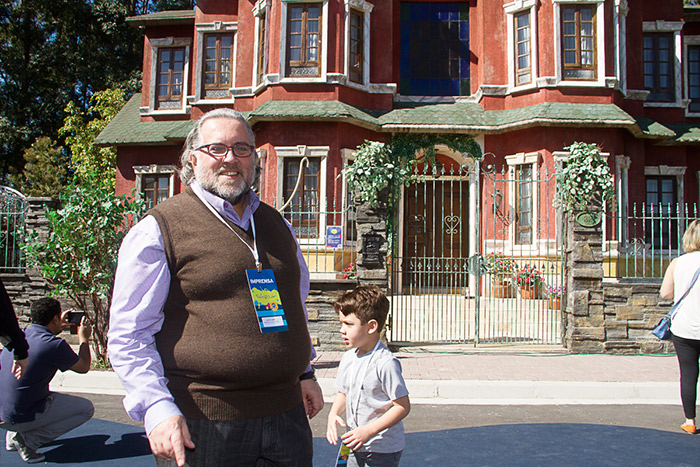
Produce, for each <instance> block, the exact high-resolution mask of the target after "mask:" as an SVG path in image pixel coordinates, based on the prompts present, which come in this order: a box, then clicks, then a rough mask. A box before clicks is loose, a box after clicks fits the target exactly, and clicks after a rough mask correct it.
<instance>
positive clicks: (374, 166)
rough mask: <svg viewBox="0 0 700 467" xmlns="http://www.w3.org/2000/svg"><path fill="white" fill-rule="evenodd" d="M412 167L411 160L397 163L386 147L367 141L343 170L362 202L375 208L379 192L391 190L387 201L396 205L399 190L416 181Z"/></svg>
mask: <svg viewBox="0 0 700 467" xmlns="http://www.w3.org/2000/svg"><path fill="white" fill-rule="evenodd" d="M413 165H414V164H413V163H411V162H410V161H405V160H404V161H397V160H396V159H395V157H394V155H393V154H392V151H391V149H390V148H389V146H388V145H387V144H385V143H380V142H378V141H366V140H365V143H364V144H363V145H362V146H360V147H359V148H358V151H357V153H356V154H355V160H354V161H353V162H352V164H351V165H347V166H345V168H343V174H344V175H345V177H346V180H347V183H348V185H349V186H350V188H351V189H352V190H353V191H354V192H355V193H356V195H358V196H359V197H360V201H363V202H366V203H369V205H370V206H371V207H373V208H376V207H377V205H378V203H379V193H380V192H381V191H383V190H385V189H387V188H389V200H388V201H389V205H390V206H393V204H394V201H395V197H396V195H397V193H398V191H397V190H396V187H397V186H398V188H400V187H401V186H402V185H406V186H408V184H409V183H410V182H411V180H412V178H413V175H412V174H413Z"/></svg>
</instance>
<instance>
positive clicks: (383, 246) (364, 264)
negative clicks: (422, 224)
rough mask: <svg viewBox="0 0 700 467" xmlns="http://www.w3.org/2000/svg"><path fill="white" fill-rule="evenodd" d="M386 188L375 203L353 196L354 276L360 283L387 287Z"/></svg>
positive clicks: (385, 289)
mask: <svg viewBox="0 0 700 467" xmlns="http://www.w3.org/2000/svg"><path fill="white" fill-rule="evenodd" d="M387 197H388V192H387V191H383V192H381V193H380V200H379V202H378V204H377V207H374V208H373V207H371V206H370V205H369V203H363V202H360V201H357V200H358V199H359V198H360V197H359V196H355V200H356V201H355V209H356V222H357V239H358V242H357V280H358V282H359V284H360V285H376V286H378V287H379V288H381V289H382V290H384V291H385V292H387V291H388V285H389V277H388V273H387V253H388V251H389V241H388V237H387V235H388V232H387V224H386V218H387Z"/></svg>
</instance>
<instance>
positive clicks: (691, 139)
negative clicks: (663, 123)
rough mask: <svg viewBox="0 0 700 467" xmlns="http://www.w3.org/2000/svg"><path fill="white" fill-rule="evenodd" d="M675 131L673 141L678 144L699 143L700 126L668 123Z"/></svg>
mask: <svg viewBox="0 0 700 467" xmlns="http://www.w3.org/2000/svg"><path fill="white" fill-rule="evenodd" d="M667 126H668V127H669V128H670V129H671V130H673V132H674V133H675V137H674V138H673V142H675V143H680V144H688V143H700V126H699V125H691V124H678V123H674V124H668V125H667Z"/></svg>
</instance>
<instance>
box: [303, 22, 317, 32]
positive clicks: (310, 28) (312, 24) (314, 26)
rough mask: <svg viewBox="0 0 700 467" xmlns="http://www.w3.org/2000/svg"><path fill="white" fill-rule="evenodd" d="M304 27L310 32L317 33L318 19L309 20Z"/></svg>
mask: <svg viewBox="0 0 700 467" xmlns="http://www.w3.org/2000/svg"><path fill="white" fill-rule="evenodd" d="M306 29H307V31H308V32H309V33H311V34H318V21H309V22H308V24H307V27H306Z"/></svg>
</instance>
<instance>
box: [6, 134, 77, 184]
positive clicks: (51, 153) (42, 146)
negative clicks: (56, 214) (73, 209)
mask: <svg viewBox="0 0 700 467" xmlns="http://www.w3.org/2000/svg"><path fill="white" fill-rule="evenodd" d="M24 160H25V161H26V164H25V166H24V172H23V173H22V174H19V175H10V183H12V185H14V186H15V187H17V189H19V191H21V192H22V193H24V194H25V195H28V196H48V197H51V198H58V197H59V196H60V194H61V192H62V191H63V189H64V188H65V186H66V185H67V184H68V182H69V179H70V176H69V173H68V160H67V158H66V156H65V154H64V153H63V148H61V147H57V146H56V142H55V141H52V140H51V138H49V137H48V136H42V137H41V138H38V139H37V140H36V141H35V142H34V144H32V146H31V147H30V148H29V149H27V150H26V151H24Z"/></svg>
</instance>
